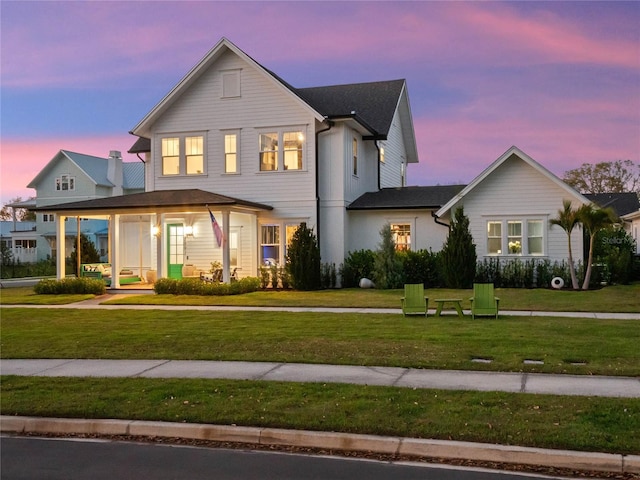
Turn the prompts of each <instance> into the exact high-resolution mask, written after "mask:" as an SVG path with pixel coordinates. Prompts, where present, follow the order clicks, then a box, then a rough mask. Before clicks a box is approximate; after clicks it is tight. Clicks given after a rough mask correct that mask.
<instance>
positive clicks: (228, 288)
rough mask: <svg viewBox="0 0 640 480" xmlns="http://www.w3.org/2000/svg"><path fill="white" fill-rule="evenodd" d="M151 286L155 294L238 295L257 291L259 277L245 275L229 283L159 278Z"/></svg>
mask: <svg viewBox="0 0 640 480" xmlns="http://www.w3.org/2000/svg"><path fill="white" fill-rule="evenodd" d="M153 288H154V290H155V292H156V293H157V294H169V295H238V294H242V293H250V292H255V291H257V290H258V289H259V288H260V279H259V278H257V277H246V278H242V279H240V280H238V281H237V282H231V283H216V282H214V283H204V282H201V281H200V280H198V279H197V278H183V279H180V280H176V279H175V278H160V279H158V281H156V283H155V284H154V287H153Z"/></svg>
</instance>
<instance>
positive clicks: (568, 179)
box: [562, 160, 640, 193]
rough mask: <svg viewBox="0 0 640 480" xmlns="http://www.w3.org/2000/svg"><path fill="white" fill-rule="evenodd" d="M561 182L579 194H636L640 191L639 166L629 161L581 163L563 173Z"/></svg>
mask: <svg viewBox="0 0 640 480" xmlns="http://www.w3.org/2000/svg"><path fill="white" fill-rule="evenodd" d="M562 180H564V182H565V183H567V184H569V185H571V186H572V187H573V188H575V189H576V190H578V191H579V192H581V193H622V192H637V191H638V190H639V189H640V164H636V163H634V162H632V161H631V160H616V161H615V162H600V163H596V164H591V163H583V164H582V166H581V167H579V168H574V169H573V170H567V171H566V172H564V177H563V178H562Z"/></svg>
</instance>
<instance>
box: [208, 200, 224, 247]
mask: <svg viewBox="0 0 640 480" xmlns="http://www.w3.org/2000/svg"><path fill="white" fill-rule="evenodd" d="M207 210H209V216H210V217H211V226H212V227H213V234H214V235H215V237H216V242H217V243H218V246H219V247H221V246H222V242H223V240H224V234H223V233H222V229H221V228H220V225H219V224H218V221H217V220H216V217H214V216H213V213H212V212H211V209H210V208H209V207H207Z"/></svg>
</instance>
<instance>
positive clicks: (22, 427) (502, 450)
mask: <svg viewBox="0 0 640 480" xmlns="http://www.w3.org/2000/svg"><path fill="white" fill-rule="evenodd" d="M0 432H2V433H40V434H45V433H49V434H94V435H133V436H146V437H165V438H183V439H190V440H209V441H215V442H237V443H249V444H256V445H280V446H292V447H303V448H320V449H326V450H340V451H360V452H375V453H379V454H387V455H412V456H417V457H431V458H445V459H451V460H460V459H464V460H474V461H481V462H497V463H513V464H525V465H535V466H545V467H555V468H569V469H574V470H588V471H600V472H615V473H640V455H619V454H610V453H597V452H578V451H572V450H548V449H542V448H530V447H518V446H506V445H493V444H488V443H472V442H458V441H445V440H429V439H418V438H403V437H384V436H375V435H356V434H348V433H337V432H313V431H308V430H285V429H278V428H259V427H237V426H232V425H209V424H197V423H172V422H149V421H138V420H113V419H97V420H91V419H67V418H45V417H15V416H7V415H2V416H0Z"/></svg>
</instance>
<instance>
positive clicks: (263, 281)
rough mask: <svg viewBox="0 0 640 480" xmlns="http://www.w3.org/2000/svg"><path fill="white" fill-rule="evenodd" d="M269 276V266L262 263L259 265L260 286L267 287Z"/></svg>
mask: <svg viewBox="0 0 640 480" xmlns="http://www.w3.org/2000/svg"><path fill="white" fill-rule="evenodd" d="M270 277H271V274H270V273H269V267H267V266H265V265H262V266H261V267H260V288H267V287H268V286H269V279H270Z"/></svg>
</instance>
